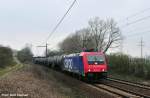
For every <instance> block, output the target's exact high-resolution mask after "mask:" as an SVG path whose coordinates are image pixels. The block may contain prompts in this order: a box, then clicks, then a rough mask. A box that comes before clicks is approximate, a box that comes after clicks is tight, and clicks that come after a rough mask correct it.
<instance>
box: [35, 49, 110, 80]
mask: <svg viewBox="0 0 150 98" xmlns="http://www.w3.org/2000/svg"><path fill="white" fill-rule="evenodd" d="M34 63H40V64H44V65H47V66H49V67H52V68H57V69H58V70H61V71H65V72H68V73H72V74H75V75H77V76H79V77H80V78H82V79H88V80H99V79H103V78H107V60H106V57H105V54H104V53H103V52H88V51H87V52H86V51H85V52H81V53H75V54H69V55H61V56H53V57H48V58H46V57H45V58H40V57H38V58H34Z"/></svg>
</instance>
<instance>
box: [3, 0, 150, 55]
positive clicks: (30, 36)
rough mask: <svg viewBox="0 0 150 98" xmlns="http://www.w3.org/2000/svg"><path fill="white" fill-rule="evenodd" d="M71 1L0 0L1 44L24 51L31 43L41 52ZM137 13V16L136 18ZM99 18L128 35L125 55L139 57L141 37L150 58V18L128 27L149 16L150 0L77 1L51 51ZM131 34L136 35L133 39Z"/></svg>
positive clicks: (59, 30)
mask: <svg viewBox="0 0 150 98" xmlns="http://www.w3.org/2000/svg"><path fill="white" fill-rule="evenodd" d="M72 2H73V0H0V44H1V45H4V46H10V47H11V48H13V49H21V48H23V47H24V46H25V44H26V43H30V44H32V45H33V50H34V52H35V53H37V52H39V53H42V51H41V49H35V46H37V45H40V44H41V43H43V42H44V41H45V39H46V38H47V36H48V34H49V33H50V32H51V30H52V29H53V28H54V26H55V25H56V24H57V22H58V21H59V20H60V18H61V17H62V16H63V14H64V13H65V12H66V10H67V9H68V7H69V6H70V4H71V3H72ZM145 9H146V10H145ZM136 13H137V14H136ZM134 14H136V15H135V16H133V15H134ZM96 16H98V17H100V18H101V19H106V18H114V19H115V21H116V22H117V23H118V26H120V28H121V31H122V33H123V35H124V36H125V38H124V41H123V51H124V52H125V53H128V54H130V55H134V56H140V47H139V46H138V45H139V42H140V39H141V37H142V38H143V41H144V45H145V46H144V47H143V49H144V51H143V54H144V55H150V51H149V50H150V39H149V37H150V28H149V27H150V18H146V19H145V20H142V21H139V22H137V23H134V24H132V25H128V26H127V25H126V24H127V23H130V22H134V21H135V20H138V19H141V18H143V17H147V16H150V0H77V2H76V4H75V5H74V7H73V9H72V10H71V11H70V13H69V14H68V15H67V17H66V18H65V19H64V21H63V23H62V24H61V25H60V27H59V28H58V29H57V30H56V32H55V33H54V34H53V36H52V37H51V38H50V40H49V41H48V42H49V44H50V46H49V48H50V49H51V48H53V49H55V48H57V43H58V42H60V41H61V40H62V39H64V38H65V37H66V36H67V35H69V34H71V33H73V32H75V31H76V30H79V29H81V28H83V27H86V26H87V25H88V20H89V19H90V18H93V17H96ZM127 17H129V18H128V19H127ZM124 25H125V26H124ZM142 32H143V34H142ZM135 33H138V34H136V35H135ZM132 34H133V35H135V36H131V35H132ZM128 36H130V37H128ZM118 50H119V49H118Z"/></svg>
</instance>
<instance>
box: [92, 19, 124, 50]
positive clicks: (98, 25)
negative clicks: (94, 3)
mask: <svg viewBox="0 0 150 98" xmlns="http://www.w3.org/2000/svg"><path fill="white" fill-rule="evenodd" d="M89 29H90V32H91V34H92V37H93V40H94V41H95V48H96V49H97V50H100V51H103V52H106V51H107V50H108V49H109V48H114V47H118V46H119V45H120V41H121V39H122V38H121V32H120V30H119V28H118V27H117V25H116V23H115V22H114V20H113V19H107V20H106V21H105V20H100V19H99V18H98V17H96V18H94V19H92V20H90V21H89Z"/></svg>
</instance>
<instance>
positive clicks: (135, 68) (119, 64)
mask: <svg viewBox="0 0 150 98" xmlns="http://www.w3.org/2000/svg"><path fill="white" fill-rule="evenodd" d="M108 61H109V66H110V70H111V71H113V72H116V73H119V74H128V75H134V76H136V77H141V78H146V79H150V61H149V60H147V59H141V58H132V57H130V56H128V55H124V54H112V55H109V56H108Z"/></svg>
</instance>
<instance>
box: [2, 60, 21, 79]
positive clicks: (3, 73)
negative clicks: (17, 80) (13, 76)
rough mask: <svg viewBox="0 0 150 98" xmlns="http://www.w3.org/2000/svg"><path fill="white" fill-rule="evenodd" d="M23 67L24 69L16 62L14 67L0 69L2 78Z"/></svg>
mask: <svg viewBox="0 0 150 98" xmlns="http://www.w3.org/2000/svg"><path fill="white" fill-rule="evenodd" d="M21 67H23V64H21V63H19V62H18V61H15V64H14V65H9V66H6V67H5V68H0V77H1V76H3V75H6V74H8V73H10V72H12V71H15V70H18V69H20V68H21Z"/></svg>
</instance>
